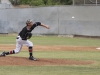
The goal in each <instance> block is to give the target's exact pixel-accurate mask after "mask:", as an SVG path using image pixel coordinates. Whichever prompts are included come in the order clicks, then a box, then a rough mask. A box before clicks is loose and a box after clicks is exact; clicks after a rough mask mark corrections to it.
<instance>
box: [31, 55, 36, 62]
mask: <svg viewBox="0 0 100 75" xmlns="http://www.w3.org/2000/svg"><path fill="white" fill-rule="evenodd" d="M29 60H34V61H37V59H36V58H34V57H33V56H30V57H29Z"/></svg>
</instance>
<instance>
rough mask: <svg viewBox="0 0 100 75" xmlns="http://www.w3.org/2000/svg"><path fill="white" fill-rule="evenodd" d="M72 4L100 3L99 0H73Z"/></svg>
mask: <svg viewBox="0 0 100 75" xmlns="http://www.w3.org/2000/svg"><path fill="white" fill-rule="evenodd" d="M73 5H96V6H97V5H100V0H73Z"/></svg>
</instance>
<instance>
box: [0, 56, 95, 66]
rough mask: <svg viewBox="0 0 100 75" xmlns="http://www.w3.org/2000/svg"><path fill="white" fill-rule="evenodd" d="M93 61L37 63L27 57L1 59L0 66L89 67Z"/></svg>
mask: <svg viewBox="0 0 100 75" xmlns="http://www.w3.org/2000/svg"><path fill="white" fill-rule="evenodd" d="M93 63H94V62H91V61H77V60H65V59H43V58H42V59H40V58H38V60H37V61H32V60H29V59H28V58H25V57H12V56H7V57H0V66H6V65H17V66H43V65H89V64H93Z"/></svg>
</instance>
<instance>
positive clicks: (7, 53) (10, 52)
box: [5, 50, 15, 55]
mask: <svg viewBox="0 0 100 75" xmlns="http://www.w3.org/2000/svg"><path fill="white" fill-rule="evenodd" d="M5 54H6V55H9V54H15V51H14V50H12V51H9V52H5Z"/></svg>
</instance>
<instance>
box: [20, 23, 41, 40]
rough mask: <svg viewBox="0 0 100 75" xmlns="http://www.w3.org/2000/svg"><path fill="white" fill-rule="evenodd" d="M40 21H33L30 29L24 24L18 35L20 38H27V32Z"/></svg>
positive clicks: (38, 24)
mask: <svg viewBox="0 0 100 75" xmlns="http://www.w3.org/2000/svg"><path fill="white" fill-rule="evenodd" d="M40 25H41V23H40V22H35V23H34V24H33V25H32V27H31V28H30V29H27V26H25V27H24V28H23V29H22V31H21V32H20V33H19V36H20V37H21V38H22V40H27V36H26V34H27V32H31V31H32V30H33V29H34V28H35V27H37V26H40Z"/></svg>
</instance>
